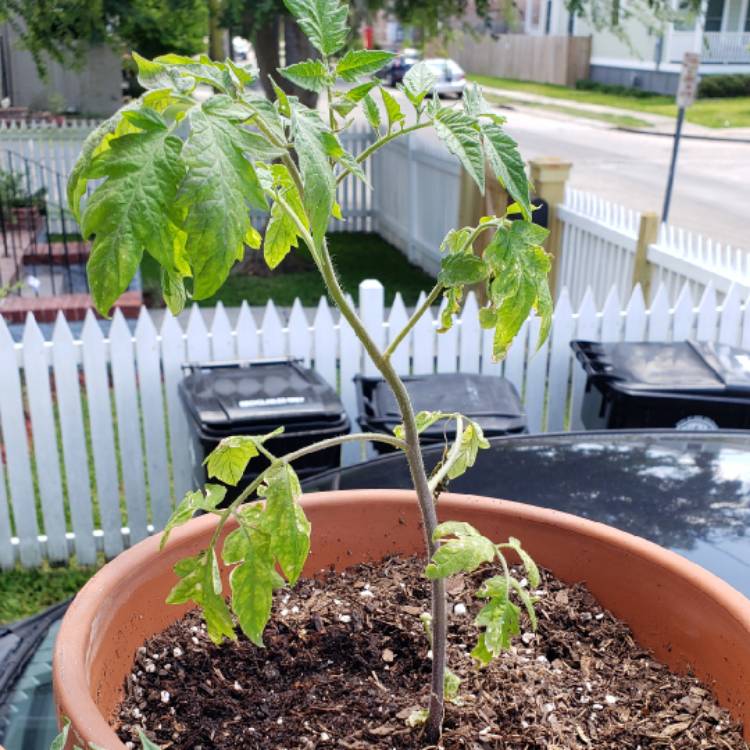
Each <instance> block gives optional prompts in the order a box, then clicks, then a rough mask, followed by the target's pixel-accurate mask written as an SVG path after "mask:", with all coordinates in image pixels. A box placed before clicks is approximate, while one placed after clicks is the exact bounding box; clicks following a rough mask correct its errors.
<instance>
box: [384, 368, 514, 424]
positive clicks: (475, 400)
mask: <svg viewBox="0 0 750 750" xmlns="http://www.w3.org/2000/svg"><path fill="white" fill-rule="evenodd" d="M403 380H404V385H406V389H407V391H408V392H409V396H410V397H411V401H412V405H413V406H414V409H415V411H444V412H459V413H461V414H463V415H465V416H467V417H469V418H471V419H473V420H475V421H476V422H478V423H479V425H480V426H481V428H482V430H484V432H485V433H486V434H488V435H495V434H503V433H506V432H508V431H513V430H520V429H522V428H523V427H525V425H526V418H525V415H524V412H523V409H522V408H521V400H520V399H519V397H518V393H517V391H516V389H515V388H514V386H513V384H512V383H511V382H510V381H508V380H506V379H505V378H500V377H497V376H494V375H473V374H467V373H443V374H437V375H414V376H411V377H406V378H404V379H403ZM372 404H373V408H374V410H375V417H376V418H380V419H383V420H385V421H387V422H391V421H392V422H393V427H395V426H396V425H398V424H400V423H401V414H400V412H399V409H398V404H397V403H396V398H395V396H394V395H393V393H392V391H391V389H390V387H389V386H388V384H387V383H386V382H385V381H380V382H379V383H378V384H377V385H376V386H375V389H374V392H373V395H372ZM444 432H447V434H448V435H452V434H453V433H454V432H455V430H454V428H453V425H449V426H448V429H447V430H446V425H445V424H444V423H438V424H435V425H432V426H431V427H428V428H427V429H426V430H425V431H424V432H423V433H422V436H423V437H428V438H429V437H433V438H438V437H441V436H442V435H443V433H444Z"/></svg>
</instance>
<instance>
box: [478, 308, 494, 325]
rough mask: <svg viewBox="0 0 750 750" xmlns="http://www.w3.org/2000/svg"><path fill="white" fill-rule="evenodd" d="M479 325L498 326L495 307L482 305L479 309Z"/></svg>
mask: <svg viewBox="0 0 750 750" xmlns="http://www.w3.org/2000/svg"><path fill="white" fill-rule="evenodd" d="M479 325H480V326H482V328H488V329H491V328H495V327H496V326H497V310H495V308H494V307H482V308H480V309H479Z"/></svg>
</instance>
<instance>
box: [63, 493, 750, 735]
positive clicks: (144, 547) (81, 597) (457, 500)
mask: <svg viewBox="0 0 750 750" xmlns="http://www.w3.org/2000/svg"><path fill="white" fill-rule="evenodd" d="M365 498H367V500H368V501H369V502H376V503H379V504H380V505H381V506H382V505H393V506H394V508H395V507H397V506H402V505H403V504H404V503H405V502H415V503H416V498H415V495H414V492H413V491H409V490H345V491H333V492H318V493H311V494H308V495H305V496H304V497H303V499H302V504H303V505H304V506H305V507H307V508H313V507H315V506H318V505H320V504H333V505H336V504H341V505H348V504H350V503H351V502H356V503H361V502H364V501H365ZM440 502H441V505H443V506H445V505H453V506H461V505H466V506H469V507H472V508H473V509H486V510H493V509H494V510H500V509H502V510H503V512H504V513H506V514H510V515H514V516H515V517H516V518H518V519H521V520H523V521H527V522H530V523H533V524H536V525H543V526H548V527H550V526H551V527H555V528H556V529H558V531H561V532H564V531H565V530H570V531H575V533H576V534H577V535H579V536H587V537H589V538H591V539H593V540H596V541H597V542H599V543H601V544H605V545H608V546H610V547H617V548H618V549H620V550H621V552H622V553H623V554H625V555H631V556H634V557H636V556H637V557H640V558H645V559H647V560H649V561H650V562H651V563H652V564H654V565H655V566H656V567H660V568H662V569H664V570H665V571H667V572H671V573H676V574H677V575H679V576H680V577H682V578H683V579H685V580H686V582H688V583H689V584H690V585H691V586H693V587H694V588H696V589H698V590H699V591H702V592H704V593H707V594H708V595H709V596H710V597H711V598H712V599H714V600H715V601H716V603H717V604H718V605H719V606H720V607H722V608H723V609H724V610H725V611H726V612H727V613H728V614H729V615H730V616H731V617H732V618H733V619H735V620H736V621H737V622H738V623H739V624H740V625H741V626H742V627H743V628H744V629H746V630H747V631H748V632H750V600H748V599H747V598H745V596H743V595H742V594H741V593H740V592H739V591H737V590H736V589H734V588H733V587H732V586H730V585H729V584H728V583H726V582H725V581H723V580H722V579H720V578H719V577H718V576H716V575H714V574H713V573H710V572H709V571H707V570H705V569H703V568H702V567H700V566H699V565H697V564H696V563H693V562H691V561H690V560H688V559H687V558H684V557H682V556H681V555H679V554H677V553H676V552H672V551H670V550H667V549H664V548H663V547H660V546H659V545H657V544H655V543H653V542H650V541H648V540H647V539H643V538H642V537H638V536H635V535H634V534H630V533H628V532H625V531H620V530H619V529H615V528H614V527H611V526H607V525H606V524H603V523H599V522H597V521H591V520H589V519H586V518H581V517H579V516H574V515H572V514H570V513H563V512H562V511H557V510H550V509H547V508H541V507H538V506H534V505H527V504H525V503H519V502H513V501H510V500H500V499H497V498H491V497H486V496H481V495H462V494H456V493H444V494H443V495H441V498H440ZM395 517H397V513H396V512H395V510H394V518H395ZM217 521H218V519H217V518H216V516H213V515H205V516H201V517H199V518H195V519H193V520H192V521H190V522H188V523H187V524H185V525H184V526H181V527H180V528H178V529H175V530H174V531H173V532H172V534H171V536H170V542H169V544H170V545H171V544H178V543H184V542H187V541H188V540H190V539H191V538H192V537H195V536H201V535H203V534H204V533H206V531H207V530H208V529H210V528H211V527H212V526H214V525H215V524H216V523H217ZM160 539H161V534H154V535H152V536H150V537H148V538H147V539H144V540H143V541H141V542H139V543H138V544H136V545H134V546H133V547H131V548H130V549H128V550H125V551H124V552H122V553H120V554H119V555H118V556H117V557H116V558H115V559H114V560H112V561H111V562H109V563H108V564H107V565H105V566H104V567H103V568H102V569H101V570H100V571H99V572H98V573H96V574H95V575H94V576H93V577H92V578H91V579H90V580H89V581H88V582H87V583H86V584H85V585H84V586H83V588H82V589H81V590H80V591H79V593H78V595H77V596H76V598H75V599H74V601H73V602H72V604H71V605H70V607H69V609H68V611H67V612H66V614H65V617H64V618H63V621H62V624H61V626H60V631H59V633H58V636H57V639H56V641H55V647H54V651H53V674H54V676H55V682H56V683H57V684H56V692H57V690H62V691H64V694H65V704H66V705H67V706H68V707H71V706H73V705H75V706H76V715H75V716H74V717H73V716H71V717H69V718H70V719H71V721H72V724H73V725H74V726H76V728H77V729H78V730H79V731H82V733H83V735H84V736H88V737H97V738H100V739H99V740H98V741H99V742H101V741H102V740H101V738H104V737H106V736H107V735H109V737H110V738H111V739H110V740H108V742H109V743H112V744H111V747H113V748H120V749H121V748H124V747H125V746H124V744H122V742H121V741H120V740H119V738H117V735H116V734H115V733H114V730H113V729H112V728H111V727H110V725H109V723H108V722H107V721H106V720H105V719H104V717H103V716H102V715H101V713H100V712H99V709H98V707H97V706H96V703H95V702H94V700H93V698H92V697H91V695H90V693H89V687H88V684H87V681H86V676H85V675H86V668H85V665H86V661H87V651H88V646H89V643H90V641H91V638H92V633H91V631H92V624H93V622H94V619H95V617H96V614H97V610H98V608H99V602H100V601H101V600H102V599H103V598H106V597H108V596H109V595H110V594H112V593H113V592H114V591H115V590H116V589H117V588H119V587H120V586H121V585H122V581H123V580H127V578H128V576H129V571H130V570H131V569H132V568H136V567H140V566H143V565H147V564H150V563H156V561H157V560H158V558H159V555H160V550H159V542H160ZM107 747H110V744H108V745H107Z"/></svg>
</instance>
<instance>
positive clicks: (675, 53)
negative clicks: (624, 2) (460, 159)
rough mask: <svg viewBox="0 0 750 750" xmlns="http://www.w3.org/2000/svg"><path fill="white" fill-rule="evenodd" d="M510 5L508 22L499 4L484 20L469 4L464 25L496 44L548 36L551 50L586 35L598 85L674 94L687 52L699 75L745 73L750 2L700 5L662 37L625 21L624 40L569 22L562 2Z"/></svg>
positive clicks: (719, 0)
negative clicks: (694, 55) (509, 37)
mask: <svg viewBox="0 0 750 750" xmlns="http://www.w3.org/2000/svg"><path fill="white" fill-rule="evenodd" d="M513 6H514V9H515V18H514V17H511V18H509V17H508V11H507V4H506V3H505V2H504V0H491V2H490V8H491V9H492V10H491V13H490V18H489V20H485V19H480V18H479V17H478V16H477V15H476V13H475V11H474V9H473V2H472V3H470V7H469V8H468V9H467V14H466V16H465V18H464V22H465V25H468V26H469V27H472V28H473V30H475V31H477V32H480V33H487V32H489V33H490V34H492V35H493V36H494V37H495V38H496V39H498V41H501V40H502V39H503V36H504V35H506V34H524V35H527V36H534V37H550V38H551V39H550V45H552V44H553V40H559V39H560V37H562V36H574V37H581V36H590V37H591V58H590V70H589V76H588V77H589V78H591V79H592V80H594V81H599V82H600V83H610V84H619V85H622V86H629V87H634V88H640V89H644V90H649V91H656V92H659V93H664V94H673V93H675V91H676V89H677V80H678V77H679V71H680V64H681V61H682V58H683V55H684V54H685V52H689V51H695V52H700V53H701V67H700V74H701V75H702V76H707V75H715V74H723V73H745V74H750V0H704V2H703V7H702V11H701V13H700V14H699V18H693V19H691V20H689V21H687V20H686V21H683V22H682V23H676V24H673V23H670V24H667V27H666V29H665V30H664V33H659V32H658V31H656V30H653V29H649V28H648V27H647V26H646V25H645V24H644V23H643V22H642V21H640V20H636V19H630V20H628V21H626V22H625V24H624V27H625V28H624V32H625V37H627V41H625V40H624V39H622V38H620V37H618V36H617V35H616V34H614V33H612V32H610V31H598V30H596V29H595V28H593V27H592V26H591V25H590V24H588V23H587V22H586V20H585V19H582V18H573V17H572V16H571V14H570V13H569V12H568V10H567V9H566V7H565V0H516V1H515V2H514V4H513ZM556 43H557V42H556ZM459 61H460V60H459ZM472 72H488V71H472Z"/></svg>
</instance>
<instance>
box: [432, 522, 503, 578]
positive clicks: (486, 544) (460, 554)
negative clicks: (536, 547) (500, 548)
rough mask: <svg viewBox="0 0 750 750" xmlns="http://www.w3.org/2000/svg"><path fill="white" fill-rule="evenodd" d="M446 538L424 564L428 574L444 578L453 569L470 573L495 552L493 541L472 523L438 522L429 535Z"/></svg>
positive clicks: (451, 572)
mask: <svg viewBox="0 0 750 750" xmlns="http://www.w3.org/2000/svg"><path fill="white" fill-rule="evenodd" d="M446 537H451V538H450V539H448V540H447V541H445V542H444V543H443V544H442V545H441V546H440V547H438V549H437V550H436V551H435V554H433V556H432V560H431V562H430V563H429V564H428V565H427V567H426V568H425V575H426V576H427V578H430V579H433V580H434V579H436V578H446V577H447V576H451V575H454V574H456V573H461V572H463V573H471V572H472V571H474V570H476V569H477V568H478V567H479V566H480V565H481V564H482V563H485V562H491V561H492V560H493V559H494V558H495V555H496V554H497V553H496V550H495V545H494V544H493V543H492V542H491V541H490V540H489V539H487V537H485V536H482V535H481V534H480V533H479V532H478V531H477V530H476V529H475V528H474V527H473V526H471V525H470V524H468V523H464V522H462V521H447V522H445V523H441V524H440V525H439V526H438V527H437V528H436V529H435V532H434V533H433V535H432V538H433V540H435V541H438V540H440V539H445V538H446Z"/></svg>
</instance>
